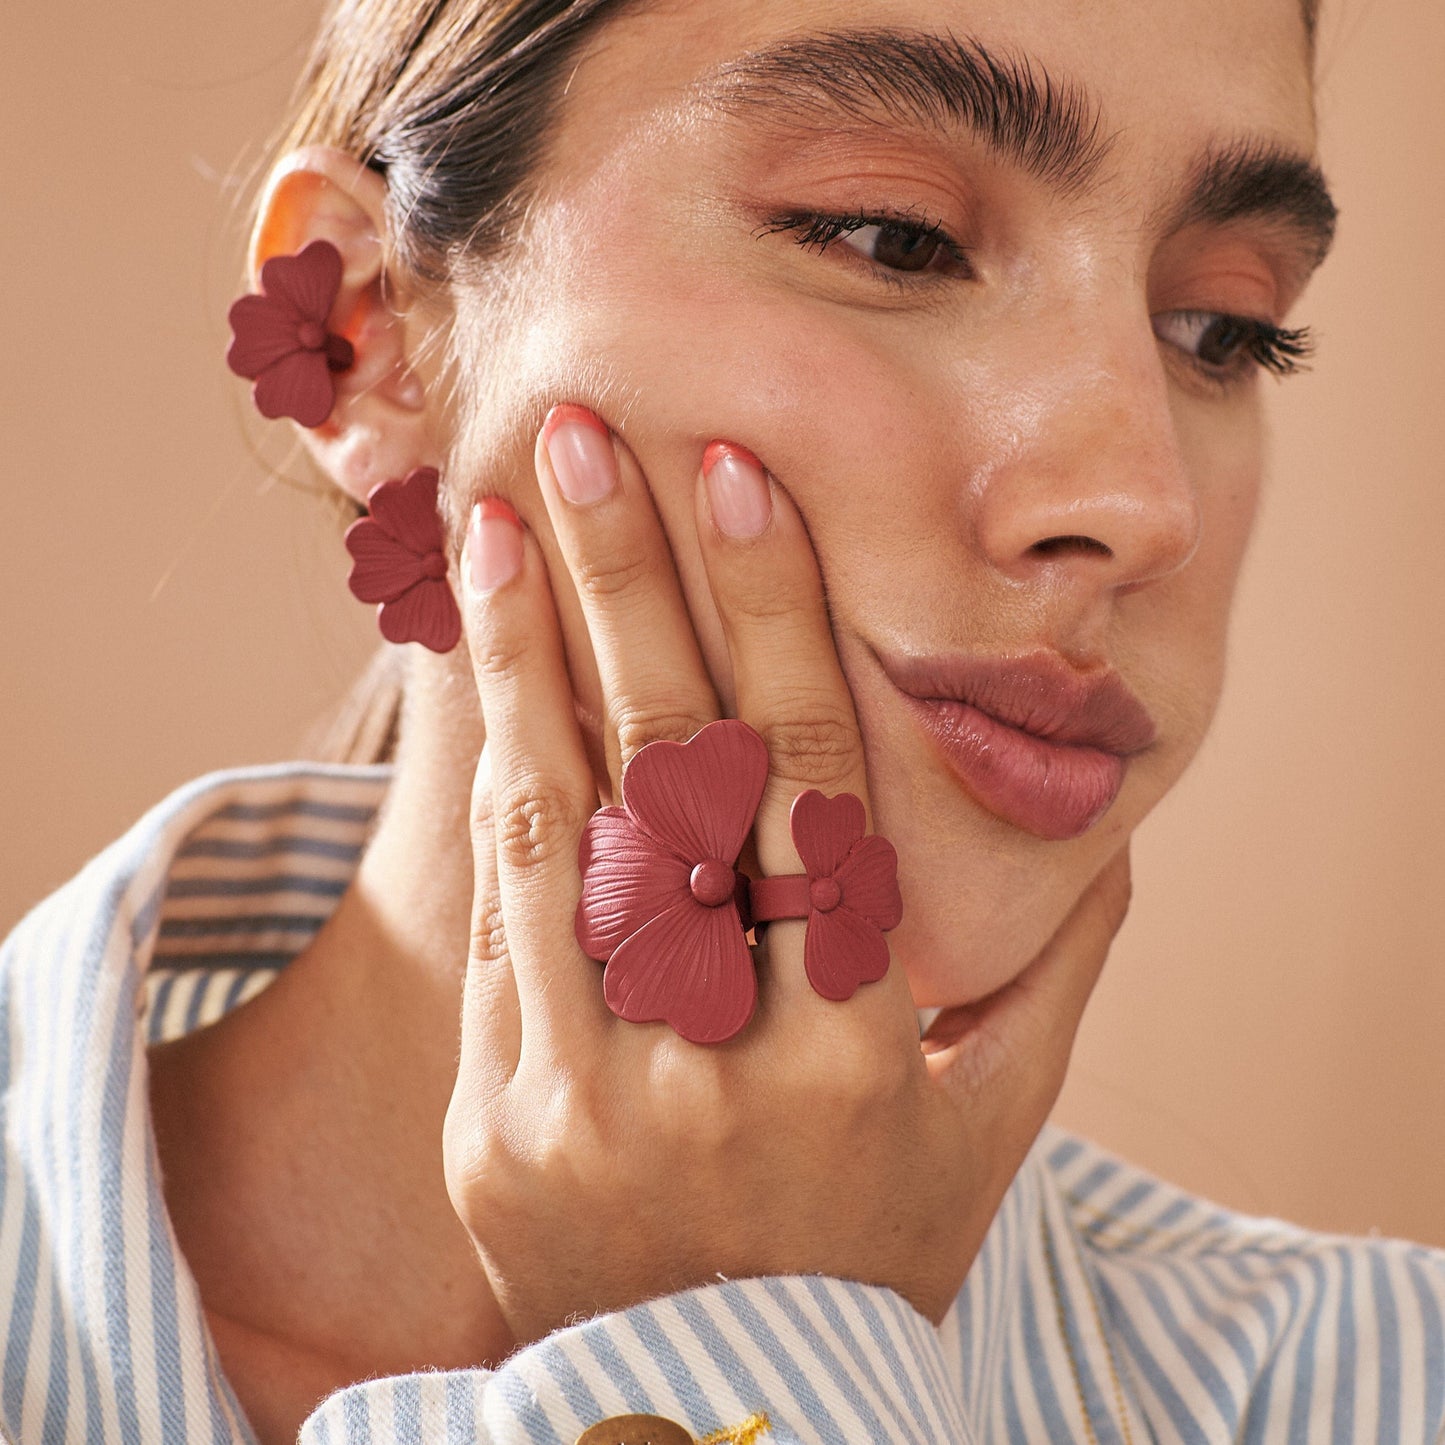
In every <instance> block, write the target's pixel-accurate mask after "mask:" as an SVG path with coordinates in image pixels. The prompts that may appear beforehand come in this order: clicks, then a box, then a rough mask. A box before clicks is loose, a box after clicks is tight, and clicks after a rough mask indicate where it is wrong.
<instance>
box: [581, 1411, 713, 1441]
mask: <svg viewBox="0 0 1445 1445" xmlns="http://www.w3.org/2000/svg"><path fill="white" fill-rule="evenodd" d="M577 1445H693V1440H692V1436H691V1435H689V1434H688V1432H687V1431H686V1430H684V1429H683V1428H682V1426H681V1425H679V1424H678V1423H677V1421H676V1420H667V1419H664V1418H663V1417H662V1416H661V1415H612V1416H610V1417H609V1418H608V1419H606V1420H599V1421H598V1422H597V1423H596V1424H595V1425H590V1426H588V1428H587V1429H585V1430H584V1431H583V1432H582V1433H581V1434H580V1435H579V1436H578V1437H577Z"/></svg>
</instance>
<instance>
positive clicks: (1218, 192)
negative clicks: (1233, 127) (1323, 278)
mask: <svg viewBox="0 0 1445 1445" xmlns="http://www.w3.org/2000/svg"><path fill="white" fill-rule="evenodd" d="M1339 214H1340V213H1339V209H1338V207H1337V206H1336V205H1335V203H1334V200H1333V199H1332V197H1331V196H1330V188H1329V186H1328V185H1326V184H1325V178H1324V174H1323V172H1322V171H1321V170H1320V168H1319V167H1318V166H1317V165H1316V164H1315V163H1314V162H1313V161H1311V160H1309V159H1308V158H1307V157H1305V156H1302V155H1299V154H1298V153H1296V152H1295V151H1291V150H1286V149H1285V148H1284V147H1283V146H1281V145H1278V144H1277V143H1275V142H1273V141H1267V140H1259V139H1255V138H1251V137H1245V138H1242V139H1239V140H1234V141H1229V142H1227V143H1225V144H1222V145H1214V146H1210V147H1208V148H1207V149H1206V150H1205V151H1204V153H1203V154H1202V155H1201V156H1200V157H1199V159H1198V160H1197V161H1196V162H1195V164H1194V166H1193V167H1192V169H1191V170H1190V173H1189V177H1188V179H1187V180H1186V181H1185V183H1184V185H1183V186H1182V187H1181V188H1180V195H1179V199H1178V200H1177V201H1176V202H1175V204H1174V206H1173V207H1172V209H1171V210H1170V211H1169V213H1168V214H1167V215H1166V216H1165V218H1164V221H1163V225H1162V229H1163V230H1164V232H1165V233H1166V234H1168V233H1172V232H1173V231H1177V230H1179V229H1181V228H1182V227H1184V226H1187V225H1191V224H1198V223H1204V224H1206V225H1215V226H1222V225H1226V224H1228V223H1229V222H1230V221H1235V220H1240V219H1243V218H1245V217H1256V218H1258V219H1260V220H1264V221H1274V222H1276V223H1277V224H1279V225H1282V226H1284V227H1285V228H1287V229H1288V230H1290V231H1293V232H1294V233H1295V234H1296V236H1297V237H1298V238H1299V240H1300V241H1301V243H1302V245H1303V249H1304V256H1303V259H1304V261H1305V264H1306V273H1308V272H1309V271H1313V270H1314V269H1315V267H1316V266H1318V265H1319V264H1320V262H1321V261H1323V260H1324V259H1325V256H1326V255H1327V254H1328V252H1329V249H1330V246H1331V245H1332V244H1333V242H1334V239H1335V223H1336V222H1337V221H1338V219H1339Z"/></svg>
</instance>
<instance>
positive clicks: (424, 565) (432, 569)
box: [421, 552, 447, 582]
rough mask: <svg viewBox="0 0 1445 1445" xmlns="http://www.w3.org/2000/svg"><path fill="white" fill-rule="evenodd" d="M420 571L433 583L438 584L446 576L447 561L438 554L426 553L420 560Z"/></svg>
mask: <svg viewBox="0 0 1445 1445" xmlns="http://www.w3.org/2000/svg"><path fill="white" fill-rule="evenodd" d="M421 570H422V571H423V572H424V573H425V574H426V575H427V576H428V577H430V578H431V580H432V581H433V582H438V581H440V580H441V579H442V578H443V577H445V576H446V575H447V559H446V558H445V557H444V556H443V555H442V554H441V553H440V552H428V553H427V554H426V556H425V557H423V558H422V559H421Z"/></svg>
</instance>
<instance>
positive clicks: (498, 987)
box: [457, 750, 522, 1099]
mask: <svg viewBox="0 0 1445 1445" xmlns="http://www.w3.org/2000/svg"><path fill="white" fill-rule="evenodd" d="M471 818H472V827H473V833H472V873H473V883H472V922H471V937H470V944H469V947H468V951H467V972H466V979H465V982H464V984H463V988H462V1039H463V1053H464V1055H465V1058H466V1064H465V1067H464V1068H462V1069H460V1070H459V1071H458V1076H457V1083H458V1089H459V1090H463V1091H472V1093H471V1094H470V1095H469V1097H473V1098H477V1099H486V1098H490V1097H494V1096H495V1095H496V1094H497V1093H499V1092H500V1091H501V1090H502V1089H504V1088H505V1087H506V1085H507V1084H508V1083H509V1082H510V1081H511V1078H512V1075H513V1074H514V1073H516V1070H517V1062H518V1060H519V1058H520V1057H521V1051H522V1016H521V1006H520V1002H519V1000H518V998H517V980H516V976H515V975H514V974H513V972H512V958H511V954H510V952H509V951H508V948H507V930H506V925H505V921H504V919H503V915H502V892H501V883H500V881H499V880H498V877H497V849H496V838H495V833H494V828H493V825H492V770H491V756H490V754H489V753H487V752H486V751H485V750H484V751H483V753H482V757H481V760H480V762H479V763H478V766H477V771H476V775H475V778H474V780H473V783H472V811H471Z"/></svg>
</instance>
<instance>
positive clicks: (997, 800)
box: [904, 695, 1124, 841]
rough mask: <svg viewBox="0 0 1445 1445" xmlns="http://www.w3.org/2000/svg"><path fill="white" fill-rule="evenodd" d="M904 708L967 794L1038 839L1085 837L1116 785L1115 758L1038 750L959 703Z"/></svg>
mask: <svg viewBox="0 0 1445 1445" xmlns="http://www.w3.org/2000/svg"><path fill="white" fill-rule="evenodd" d="M904 700H905V701H906V702H907V703H908V704H909V706H910V708H911V710H912V712H913V715H914V716H915V717H916V718H917V719H918V721H919V722H920V723H921V724H922V726H923V730H924V731H925V732H926V733H927V734H928V735H929V736H930V737H931V738H932V739H933V740H934V742H935V743H937V745H938V747H939V750H940V751H941V752H942V753H943V756H944V759H945V760H946V761H947V763H948V765H949V767H950V768H952V769H953V771H954V772H955V773H956V774H957V775H958V776H959V778H960V779H961V780H962V781H963V784H964V786H965V787H966V788H967V789H968V790H969V792H970V793H972V794H973V796H974V797H975V798H976V799H977V800H978V801H979V802H980V803H981V804H983V806H984V807H985V808H987V809H988V810H989V812H991V813H994V814H996V815H997V816H998V817H1000V818H1002V819H1003V820H1004V821H1005V822H1007V823H1013V824H1014V825H1015V826H1017V827H1019V828H1024V829H1026V830H1027V831H1028V832H1030V833H1034V834H1036V835H1037V836H1038V837H1040V838H1048V839H1050V840H1053V841H1062V840H1063V839H1066V838H1077V837H1078V836H1079V835H1080V834H1081V833H1086V832H1088V830H1089V829H1090V828H1091V827H1092V826H1093V825H1094V824H1095V823H1096V822H1098V820H1099V819H1100V818H1101V817H1102V816H1103V815H1104V814H1105V813H1106V812H1107V811H1108V809H1109V806H1110V804H1111V803H1113V801H1114V799H1115V798H1116V797H1117V796H1118V795H1119V789H1120V788H1121V787H1122V786H1123V784H1124V759H1123V758H1121V757H1120V756H1119V755H1118V754H1117V753H1106V752H1103V751H1102V750H1101V749H1099V748H1088V747H1081V746H1075V745H1070V744H1066V743H1051V742H1046V741H1045V740H1044V739H1043V738H1040V737H1036V736H1034V734H1033V733H1026V732H1022V731H1020V730H1019V729H1018V728H1015V727H1010V726H1009V725H1008V724H1007V723H1001V722H999V720H998V719H997V718H994V717H990V716H989V715H988V714H987V713H985V712H980V711H979V710H978V709H977V708H975V707H970V706H969V705H968V704H967V703H963V702H949V701H941V700H936V699H928V700H924V699H921V698H915V697H907V696H906V695H905V699H904Z"/></svg>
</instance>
